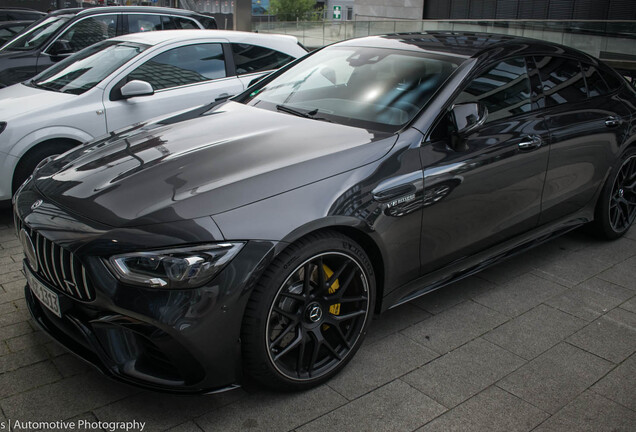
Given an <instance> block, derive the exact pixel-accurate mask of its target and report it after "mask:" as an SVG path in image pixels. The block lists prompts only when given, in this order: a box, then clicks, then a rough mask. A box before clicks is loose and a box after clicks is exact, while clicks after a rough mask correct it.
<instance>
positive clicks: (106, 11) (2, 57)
mask: <svg viewBox="0 0 636 432" xmlns="http://www.w3.org/2000/svg"><path fill="white" fill-rule="evenodd" d="M215 28H217V26H216V21H215V20H214V18H213V17H211V16H206V15H203V14H199V13H197V12H192V11H188V10H183V9H171V8H161V7H134V6H110V7H97V8H91V9H61V10H57V11H55V12H52V13H50V14H48V15H46V16H45V17H43V18H42V19H40V20H39V21H37V22H36V23H34V24H33V26H32V27H30V28H29V29H27V30H26V31H25V32H24V33H23V34H20V35H18V36H17V37H16V38H15V39H13V40H12V41H10V42H9V43H7V44H5V45H4V46H2V47H1V48H0V88H1V87H6V86H8V85H11V84H16V83H18V82H21V81H25V80H27V79H29V78H32V77H33V76H35V75H36V74H37V73H39V72H41V71H43V70H44V69H46V68H48V67H49V66H50V65H52V64H53V63H55V62H58V61H60V60H62V59H63V58H65V57H67V56H69V55H70V54H72V53H74V52H77V51H79V50H81V49H84V48H86V47H88V46H90V45H93V44H94V43H97V42H100V41H102V40H105V39H108V38H111V37H114V36H119V35H123V34H127V33H137V32H144V31H153V30H176V29H215Z"/></svg>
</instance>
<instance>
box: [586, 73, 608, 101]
mask: <svg viewBox="0 0 636 432" xmlns="http://www.w3.org/2000/svg"><path fill="white" fill-rule="evenodd" d="M583 71H584V73H585V82H586V83H587V95H588V96H589V97H594V96H600V95H604V94H607V92H608V91H609V89H608V88H607V84H605V81H604V80H603V78H602V77H601V74H600V73H598V71H597V70H596V68H595V67H594V66H591V65H583Z"/></svg>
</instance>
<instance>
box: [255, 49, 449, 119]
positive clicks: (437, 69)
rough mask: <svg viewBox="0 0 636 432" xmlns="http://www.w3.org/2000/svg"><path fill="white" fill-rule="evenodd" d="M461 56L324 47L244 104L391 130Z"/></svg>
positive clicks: (426, 98) (435, 87)
mask: <svg viewBox="0 0 636 432" xmlns="http://www.w3.org/2000/svg"><path fill="white" fill-rule="evenodd" d="M460 62H461V59H458V58H456V57H453V56H446V55H442V54H433V53H421V52H417V51H407V50H396V49H385V48H369V47H355V46H344V47H329V48H325V49H323V50H321V51H319V52H317V53H315V54H313V55H311V56H309V57H308V58H306V59H305V60H303V61H301V62H300V63H298V64H296V65H295V66H293V67H291V68H290V69H289V70H287V71H285V72H284V73H282V74H281V75H280V76H278V77H276V78H275V79H273V80H272V81H271V82H268V83H266V84H264V86H262V87H260V88H258V87H257V88H256V90H254V91H253V92H251V93H250V94H249V96H248V98H247V100H246V102H247V104H249V105H252V106H255V107H258V108H264V109H269V110H277V111H281V112H285V113H288V114H293V115H298V116H302V117H307V118H313V119H316V120H324V121H330V122H334V123H341V124H347V125H350V126H355V127H363V128H366V129H370V130H378V131H385V132H394V131H396V130H398V129H400V127H402V126H404V125H405V124H406V123H408V122H409V121H410V120H411V119H412V118H413V117H414V116H415V115H416V114H417V113H418V112H419V111H420V110H421V109H422V108H423V107H424V106H425V105H426V103H427V102H428V101H429V100H430V98H431V97H432V96H433V94H434V93H435V92H436V91H437V90H438V89H439V88H440V87H441V85H442V84H443V83H444V82H445V81H446V79H447V78H448V77H449V76H450V75H451V73H452V72H453V71H454V70H455V69H456V68H457V65H458V64H459V63H460Z"/></svg>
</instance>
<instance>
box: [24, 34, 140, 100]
mask: <svg viewBox="0 0 636 432" xmlns="http://www.w3.org/2000/svg"><path fill="white" fill-rule="evenodd" d="M146 48H148V46H147V45H142V44H135V43H131V42H116V41H104V42H100V43H98V44H95V45H93V46H91V47H90V48H88V49H86V50H85V51H83V52H81V53H78V54H76V55H74V56H72V57H69V58H66V59H64V60H62V61H61V62H59V63H56V64H55V65H53V66H51V67H50V68H48V69H46V70H45V71H44V72H42V73H41V74H39V75H37V76H36V77H35V78H33V80H32V81H30V84H29V85H32V86H34V87H38V88H43V89H45V90H52V91H57V92H60V93H71V94H82V93H84V92H85V91H87V90H90V89H91V88H93V87H95V86H96V85H97V84H99V83H100V82H101V81H102V80H103V79H104V78H106V77H107V76H109V75H110V74H111V73H113V72H114V71H116V70H117V69H118V68H119V67H121V66H122V65H123V64H125V63H126V62H128V61H129V60H131V59H132V58H133V57H135V56H137V55H138V54H139V53H141V52H142V51H144V50H145V49H146Z"/></svg>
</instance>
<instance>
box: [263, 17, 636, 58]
mask: <svg viewBox="0 0 636 432" xmlns="http://www.w3.org/2000/svg"><path fill="white" fill-rule="evenodd" d="M253 30H254V31H257V32H260V33H283V34H290V35H294V36H296V37H297V38H298V40H299V41H300V42H301V43H302V44H303V45H305V46H306V47H308V48H318V47H321V46H324V45H328V44H331V43H334V42H338V41H341V40H345V39H350V38H353V37H363V36H372V35H381V34H387V33H403V32H421V31H440V30H441V31H469V32H485V33H499V34H508V35H515V36H524V37H530V38H535V39H540V40H547V41H550V42H555V43H560V44H562V45H566V46H570V47H573V48H577V49H579V50H581V51H584V52H587V53H589V54H591V55H593V56H596V57H600V58H606V59H612V60H613V61H618V62H623V63H625V64H626V65H628V66H631V65H632V64H633V68H634V69H636V21H580V20H579V21H555V20H417V21H416V20H411V21H409V20H393V21H381V20H374V21H358V20H356V21H321V22H315V21H301V22H276V21H272V22H260V23H254V27H253ZM630 68H632V67H630Z"/></svg>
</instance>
